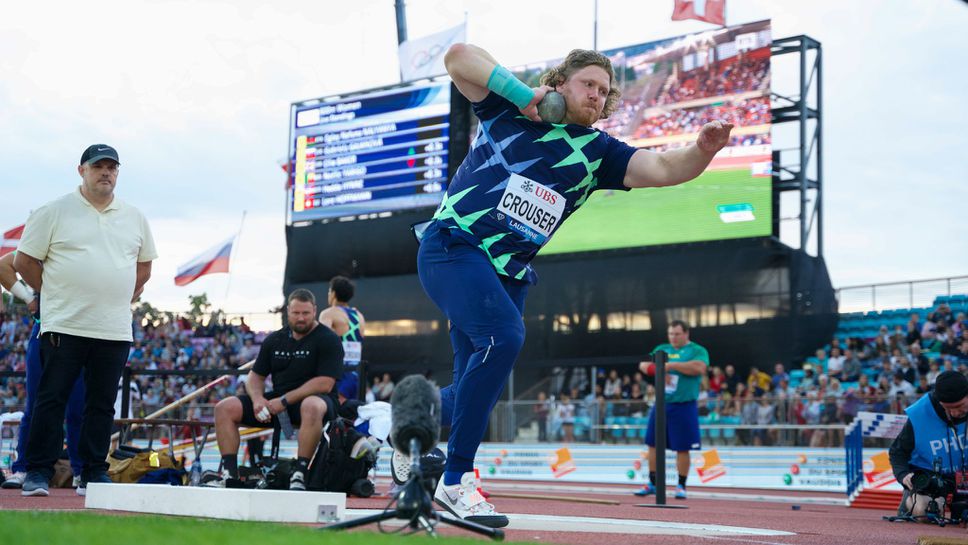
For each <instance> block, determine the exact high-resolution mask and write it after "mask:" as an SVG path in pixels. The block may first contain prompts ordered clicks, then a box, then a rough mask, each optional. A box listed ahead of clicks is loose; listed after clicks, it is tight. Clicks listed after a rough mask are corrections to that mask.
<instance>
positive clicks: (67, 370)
mask: <svg viewBox="0 0 968 545" xmlns="http://www.w3.org/2000/svg"><path fill="white" fill-rule="evenodd" d="M130 347H131V343H130V342H127V341H106V340H102V339H91V338H88V337H78V336H76V335H68V334H65V333H55V332H47V333H44V334H43V336H42V337H41V339H40V357H41V362H42V369H43V370H42V371H41V374H40V385H39V386H38V388H37V403H36V405H34V414H33V417H32V420H31V422H30V436H29V437H28V439H27V452H26V458H27V471H41V472H43V473H44V474H46V475H47V477H48V479H49V478H50V477H51V476H53V474H54V464H55V463H56V462H57V459H58V458H59V457H60V454H61V451H62V450H63V448H64V410H65V408H66V406H67V400H68V398H70V395H71V388H73V386H74V381H76V380H77V377H78V375H80V374H81V373H82V372H83V373H84V383H85V385H86V386H87V391H86V392H85V396H84V423H83V424H82V425H81V437H80V444H79V445H78V451H79V454H80V455H81V459H82V460H84V470H83V472H82V473H81V477H82V478H85V479H86V478H87V477H89V476H94V475H95V474H97V473H100V472H103V471H107V469H108V463H107V460H106V459H107V456H108V448H109V447H110V443H111V427H112V424H113V423H114V400H115V398H116V397H117V395H118V380H119V379H120V378H121V370H122V369H123V368H124V365H125V363H126V362H127V360H128V349H129V348H130Z"/></svg>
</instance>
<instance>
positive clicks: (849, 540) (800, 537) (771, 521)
mask: <svg viewBox="0 0 968 545" xmlns="http://www.w3.org/2000/svg"><path fill="white" fill-rule="evenodd" d="M387 488H388V486H387V483H386V482H383V481H381V482H380V483H378V485H377V490H379V491H386V489H387ZM580 488H581V485H576V484H575V483H568V485H567V486H565V485H561V486H556V485H554V484H548V483H525V482H514V483H508V482H506V481H505V482H492V483H491V492H494V493H496V494H500V493H501V492H507V493H514V494H527V493H533V494H542V495H549V494H551V495H555V494H559V495H565V496H579V497H584V498H597V499H602V500H614V501H618V502H620V503H619V505H600V504H592V503H576V502H561V501H547V500H533V499H528V500H525V499H511V498H494V499H493V503H495V505H497V507H498V509H499V510H500V511H501V512H504V513H508V514H510V515H511V520H512V526H513V524H514V522H513V521H514V517H513V515H514V514H515V513H520V514H535V515H555V516H560V517H596V518H604V519H630V520H648V521H664V522H678V523H693V524H705V525H726V526H741V527H747V528H762V529H772V530H782V531H786V532H793V533H794V534H795V535H790V536H757V535H725V534H719V535H715V536H696V535H674V534H671V535H670V534H611V535H607V536H604V535H603V534H601V533H597V532H582V531H578V532H572V531H561V530H560V527H559V529H555V528H547V529H542V530H515V529H508V530H507V532H506V533H507V539H508V540H511V541H523V542H535V543H560V544H574V545H599V544H600V543H601V541H602V539H603V537H604V538H605V539H607V540H608V541H609V542H611V543H614V544H633V543H662V544H672V545H678V544H683V545H685V544H693V543H707V544H717V543H721V544H729V543H751V544H757V545H759V544H763V545H767V544H774V543H776V544H791V545H814V544H816V545H821V544H822V545H827V544H858V545H902V544H903V545H911V544H914V543H917V541H918V538H919V537H921V536H926V535H930V536H939V537H946V538H949V539H952V538H954V539H964V543H966V544H968V530H966V529H965V528H961V527H959V526H947V527H945V528H939V527H937V526H934V525H926V524H914V523H901V522H894V523H892V522H887V521H884V520H882V519H881V517H882V516H883V515H890V514H893V513H891V512H887V511H878V510H870V509H851V508H848V507H845V506H841V505H827V504H824V503H823V502H824V499H839V496H837V495H836V494H818V493H809V492H796V491H762V490H732V489H731V490H724V489H709V488H706V489H703V488H701V487H692V488H690V493H691V494H692V497H690V499H688V500H685V501H681V500H674V499H671V494H670V500H669V503H670V504H677V505H680V504H681V505H686V506H688V509H656V508H646V507H637V506H636V504H640V503H655V499H654V498H646V499H642V498H637V497H635V496H633V495H632V494H631V492H632V491H633V490H634V489H633V488H632V487H630V486H608V485H599V484H591V485H587V490H589V491H582V490H577V491H576V489H580ZM670 492H671V491H670ZM294 493H295V492H294ZM730 494H737V495H739V494H746V495H750V496H758V497H759V498H758V499H759V500H761V501H752V500H751V499H735V498H731V497H729V496H728V495H730ZM387 501H388V498H386V497H373V498H367V499H361V498H348V499H347V508H349V509H383V508H384V507H385V506H386V504H387ZM791 502H800V503H798V505H799V506H800V509H799V510H794V509H793V508H792V506H793V505H794V504H793V503H791ZM811 502H812V503H811ZM27 509H30V510H37V509H42V510H81V509H84V498H82V497H79V496H77V495H75V494H74V491H73V490H70V489H57V490H53V491H52V493H51V496H50V497H47V498H24V497H22V496H20V491H19V490H0V510H27ZM105 514H112V512H105ZM357 531H375V526H371V527H368V529H360V530H357ZM441 533H443V534H446V535H461V536H472V534H468V533H467V532H464V531H462V530H455V529H450V528H445V527H444V526H443V525H442V526H441Z"/></svg>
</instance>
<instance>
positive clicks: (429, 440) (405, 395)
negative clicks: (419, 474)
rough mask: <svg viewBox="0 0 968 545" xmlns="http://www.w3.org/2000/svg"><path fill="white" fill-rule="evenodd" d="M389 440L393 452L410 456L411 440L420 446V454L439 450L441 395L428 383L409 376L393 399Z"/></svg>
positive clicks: (415, 376)
mask: <svg viewBox="0 0 968 545" xmlns="http://www.w3.org/2000/svg"><path fill="white" fill-rule="evenodd" d="M390 405H391V409H390V417H391V419H392V421H393V422H392V424H391V425H390V438H391V440H392V441H393V448H394V449H396V450H398V451H400V452H404V453H407V454H409V449H410V440H411V439H414V438H416V439H417V441H418V442H419V443H420V454H426V453H428V452H430V451H431V449H433V448H434V447H436V446H437V440H438V439H439V438H440V392H439V391H438V390H437V388H436V387H435V386H434V385H433V384H431V382H430V381H429V380H427V379H426V378H424V377H422V376H420V375H410V376H407V377H405V378H404V379H403V380H401V381H400V382H399V383H398V384H397V386H396V387H395V388H394V389H393V394H391V395H390Z"/></svg>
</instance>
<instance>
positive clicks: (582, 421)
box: [575, 416, 592, 437]
mask: <svg viewBox="0 0 968 545" xmlns="http://www.w3.org/2000/svg"><path fill="white" fill-rule="evenodd" d="M591 425H592V419H591V417H590V416H576V417H575V437H583V436H584V435H586V434H587V433H588V430H589V429H590V428H591Z"/></svg>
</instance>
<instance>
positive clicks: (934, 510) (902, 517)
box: [881, 491, 964, 528]
mask: <svg viewBox="0 0 968 545" xmlns="http://www.w3.org/2000/svg"><path fill="white" fill-rule="evenodd" d="M907 494H908V492H907V491H905V495H904V496H902V497H901V507H905V505H904V502H905V500H906V498H907ZM938 499H939V498H931V500H930V501H929V502H928V507H927V509H926V510H925V513H924V514H923V515H915V514H914V513H913V512H912V511H913V510H912V511H908V512H906V513H903V514H902V513H901V508H898V514H897V516H884V517H881V518H883V519H884V520H886V521H888V522H930V523H933V524H937V525H938V526H940V527H941V528H944V527H945V525H947V524H958V523H960V522H963V520H962V519H963V518H964V517H961V518H948V517H945V516H944V512H945V509H944V508H943V507H940V506H939V505H938ZM952 507H954V504H952ZM951 514H952V517H954V515H955V513H954V509H952V512H951Z"/></svg>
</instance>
